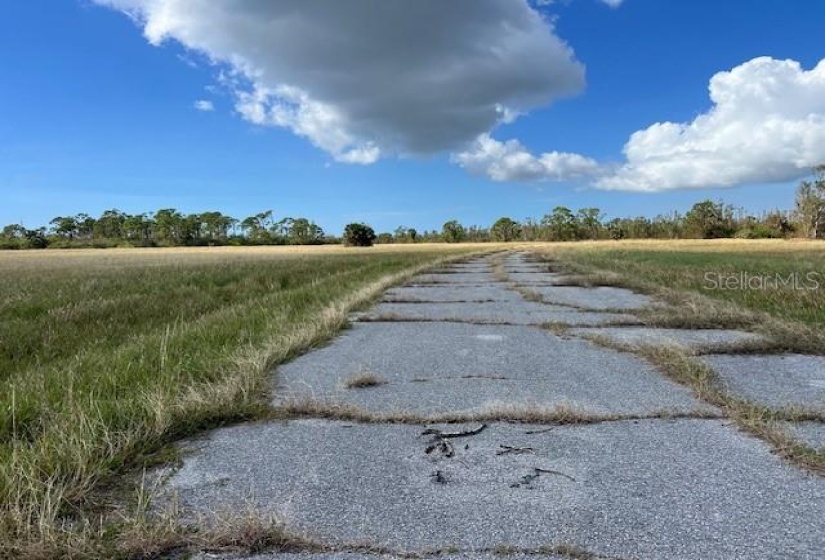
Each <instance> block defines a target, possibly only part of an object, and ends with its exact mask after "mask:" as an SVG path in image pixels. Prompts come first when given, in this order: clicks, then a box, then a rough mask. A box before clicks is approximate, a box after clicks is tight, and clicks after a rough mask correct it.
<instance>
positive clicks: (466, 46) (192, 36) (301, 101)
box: [95, 0, 584, 164]
mask: <svg viewBox="0 0 825 560" xmlns="http://www.w3.org/2000/svg"><path fill="white" fill-rule="evenodd" d="M95 1H96V2H98V3H100V4H104V5H107V6H110V7H113V8H116V9H120V10H123V11H125V12H127V13H128V14H130V15H131V16H132V17H133V18H134V19H135V21H137V22H139V24H140V25H141V26H142V27H143V31H144V34H145V36H146V37H147V39H148V40H149V41H150V42H151V43H152V44H160V43H162V42H163V41H165V40H175V41H178V42H179V43H180V44H182V45H184V46H185V47H186V48H188V49H190V50H192V51H195V52H197V53H200V54H202V55H205V56H206V57H208V58H209V59H210V60H212V61H213V62H215V63H218V64H221V65H226V66H228V67H229V71H228V72H227V75H228V76H230V77H231V79H230V80H228V83H231V85H232V89H233V93H234V94H235V95H236V97H237V111H238V113H239V114H240V115H242V116H243V117H244V118H246V119H248V120H250V121H251V122H254V123H256V124H260V125H270V126H278V127H284V128H287V129H289V130H291V131H292V132H294V133H295V134H298V135H300V136H303V137H306V138H307V139H308V140H309V141H311V142H312V143H313V144H315V145H316V146H318V147H319V148H321V149H323V150H325V151H327V152H329V153H330V154H331V155H332V156H333V158H334V159H336V160H338V161H343V162H349V163H362V164H363V163H371V162H373V161H375V160H377V159H378V158H379V157H381V156H383V155H386V154H430V153H437V152H442V151H452V150H455V149H458V148H459V147H460V146H463V145H466V143H467V142H468V141H472V140H473V139H474V138H476V137H477V136H478V135H480V134H485V133H487V132H489V131H490V130H491V129H492V128H493V127H495V126H496V125H497V124H498V123H500V122H507V121H509V120H512V119H514V118H516V116H517V115H519V114H523V113H526V112H529V111H530V110H532V109H534V108H537V107H540V106H544V105H547V104H548V103H550V102H552V101H553V100H555V99H557V98H559V97H563V96H568V95H572V94H575V93H578V92H579V91H580V90H581V89H582V88H583V87H584V68H583V67H582V65H581V64H579V63H578V62H577V61H576V60H575V58H574V55H573V52H572V50H571V49H570V48H569V47H568V46H567V44H566V43H564V41H562V40H561V39H560V38H559V37H558V36H557V35H556V34H555V32H554V29H553V26H552V23H551V22H550V21H549V20H548V19H545V18H544V17H543V16H542V15H541V14H540V13H539V12H538V11H537V10H536V9H534V8H533V7H532V6H531V5H530V4H529V2H528V1H527V0H451V1H449V2H442V1H440V0H428V1H416V2H410V1H408V0H382V1H381V2H375V1H374V0H348V1H347V2H329V1H327V0H279V1H277V2H267V1H263V0H95Z"/></svg>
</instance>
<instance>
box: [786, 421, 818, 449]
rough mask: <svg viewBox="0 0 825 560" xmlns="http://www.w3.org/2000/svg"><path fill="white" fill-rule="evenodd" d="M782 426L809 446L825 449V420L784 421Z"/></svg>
mask: <svg viewBox="0 0 825 560" xmlns="http://www.w3.org/2000/svg"><path fill="white" fill-rule="evenodd" d="M782 427H783V428H784V429H785V430H786V431H788V432H789V433H790V435H791V436H793V438H794V439H797V440H799V441H801V442H802V443H804V444H805V445H807V446H809V447H813V448H814V449H819V450H822V451H825V422H782Z"/></svg>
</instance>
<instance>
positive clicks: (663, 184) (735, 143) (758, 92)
mask: <svg viewBox="0 0 825 560" xmlns="http://www.w3.org/2000/svg"><path fill="white" fill-rule="evenodd" d="M710 98H711V101H713V107H712V108H711V109H710V110H709V111H707V112H706V113H703V114H701V115H699V116H698V117H696V118H695V119H694V120H693V121H691V122H689V123H674V122H660V123H656V124H654V125H652V126H650V127H649V128H647V129H645V130H641V131H638V132H636V133H634V134H633V135H632V136H631V137H630V140H629V141H628V142H627V144H626V145H625V147H624V154H625V156H626V159H627V161H626V163H624V164H623V165H621V166H620V167H619V168H618V169H617V170H615V171H614V172H613V173H611V174H607V175H605V176H604V177H602V178H600V179H598V180H597V181H596V186H597V187H599V188H602V189H610V190H626V191H663V190H672V189H685V188H704V187H728V186H734V185H739V184H744V183H765V182H781V181H790V180H794V179H797V178H799V177H800V176H802V175H804V174H806V173H807V172H808V170H809V169H810V168H811V167H813V166H814V165H817V164H820V163H822V162H823V161H825V60H823V61H821V62H820V63H819V64H818V65H817V66H816V67H815V68H813V69H812V70H809V71H806V70H803V69H802V67H801V65H800V64H799V62H796V61H794V60H775V59H773V58H768V57H760V58H755V59H753V60H751V61H749V62H746V63H744V64H742V65H740V66H737V67H736V68H733V69H732V70H730V71H728V72H720V73H718V74H716V75H715V76H713V78H712V79H711V80H710Z"/></svg>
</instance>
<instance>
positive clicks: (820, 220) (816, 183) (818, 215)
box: [796, 165, 825, 239]
mask: <svg viewBox="0 0 825 560" xmlns="http://www.w3.org/2000/svg"><path fill="white" fill-rule="evenodd" d="M813 175H814V176H813V180H812V181H802V183H800V185H799V188H797V190H796V219H797V222H798V223H799V229H800V232H801V233H802V234H803V235H805V237H810V238H811V239H815V238H818V237H823V236H825V165H818V166H817V167H815V168H814V170H813Z"/></svg>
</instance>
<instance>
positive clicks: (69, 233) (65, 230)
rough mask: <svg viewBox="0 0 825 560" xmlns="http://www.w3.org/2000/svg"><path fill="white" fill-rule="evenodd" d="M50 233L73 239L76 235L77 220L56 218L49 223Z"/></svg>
mask: <svg viewBox="0 0 825 560" xmlns="http://www.w3.org/2000/svg"><path fill="white" fill-rule="evenodd" d="M49 223H50V224H51V225H52V231H53V232H54V233H55V234H57V235H59V236H60V237H65V238H66V239H74V238H75V236H76V235H77V220H76V219H75V218H74V217H73V216H65V217H64V216H58V217H56V218H54V219H52V220H51V221H50V222H49Z"/></svg>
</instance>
